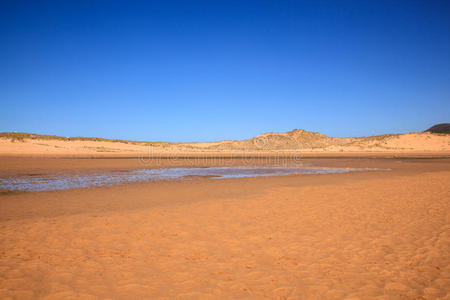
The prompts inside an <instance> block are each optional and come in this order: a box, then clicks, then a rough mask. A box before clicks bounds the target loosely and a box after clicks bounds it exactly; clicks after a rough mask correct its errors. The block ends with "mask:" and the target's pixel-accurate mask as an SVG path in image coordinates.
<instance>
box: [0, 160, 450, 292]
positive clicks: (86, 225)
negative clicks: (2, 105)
mask: <svg viewBox="0 0 450 300" xmlns="http://www.w3.org/2000/svg"><path fill="white" fill-rule="evenodd" d="M304 161H305V163H307V162H312V163H314V164H318V165H322V166H328V167H358V168H359V167H367V168H391V169H392V171H389V172H361V173H345V174H328V175H294V176H284V177H262V178H240V179H223V180H222V179H221V180H215V179H199V180H192V181H165V182H149V183H136V184H127V185H123V186H110V187H98V188H89V189H74V190H65V191H53V192H30V193H10V194H6V193H5V194H3V195H2V196H0V226H1V230H0V276H1V277H0V298H2V299H8V298H13V299H14V298H17V299H27V298H29V299H34V298H43V299H98V298H101V299H107V298H110V299H142V298H144V299H145V298H147V299H208V298H210V299H241V298H246V299H259V298H261V299H262V298H271V299H289V298H290V299H345V298H349V299H351V298H353V299H372V298H373V299H439V298H443V299H449V298H450V288H449V287H450V265H449V263H450V256H449V253H450V224H449V211H450V208H449V203H450V159H425V158H424V159H406V158H404V159H389V158H378V159H368V158H350V157H347V158H339V159H324V158H321V159H304ZM240 163H242V161H241V162H239V161H238V160H233V162H232V164H237V165H238V164H240ZM161 164H163V165H164V164H165V166H190V162H186V161H183V160H176V161H175V162H174V161H172V160H163V162H162V163H161ZM206 164H209V165H215V164H217V162H211V161H210V162H208V163H206ZM0 166H1V168H0V169H1V171H2V172H34V171H36V170H40V171H41V172H45V171H52V170H67V171H70V170H75V169H85V168H90V169H103V168H109V169H120V168H125V167H126V168H132V167H135V168H141V167H142V165H141V164H140V163H139V162H138V161H137V160H136V159H44V158H0ZM147 167H148V166H147Z"/></svg>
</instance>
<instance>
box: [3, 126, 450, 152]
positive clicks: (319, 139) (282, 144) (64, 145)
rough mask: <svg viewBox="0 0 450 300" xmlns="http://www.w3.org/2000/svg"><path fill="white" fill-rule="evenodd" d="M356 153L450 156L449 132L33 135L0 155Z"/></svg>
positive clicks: (11, 139)
mask: <svg viewBox="0 0 450 300" xmlns="http://www.w3.org/2000/svg"><path fill="white" fill-rule="evenodd" d="M83 139H85V138H83ZM280 153H281V154H284V155H285V154H286V153H290V154H295V155H308V153H309V155H313V156H316V155H327V154H331V155H346V154H351V155H354V154H356V153H362V154H363V155H366V154H367V153H373V154H375V155H380V154H381V155H385V154H389V153H400V154H405V153H415V154H419V155H423V154H425V155H430V154H431V153H439V154H441V155H447V156H448V155H450V134H433V133H429V132H421V133H408V134H396V135H381V136H372V137H359V138H333V137H327V136H325V135H323V134H320V133H314V132H308V131H304V130H293V131H289V132H286V133H266V134H262V135H260V136H257V137H254V138H251V139H247V140H241V141H219V142H210V143H159V142H149V143H144V142H133V141H112V140H103V141H97V140H76V139H74V138H72V139H68V138H58V137H52V136H38V135H31V134H20V133H18V134H15V133H9V134H8V133H7V134H4V135H1V134H0V156H40V157H45V156H46V157H52V156H54V157H68V156H72V157H80V156H84V157H120V156H122V157H123V156H128V157H130V156H133V157H139V156H149V155H155V156H158V155H160V156H161V155H162V156H179V155H199V154H201V155H209V156H217V155H220V156H234V157H236V156H242V155H279V154H280Z"/></svg>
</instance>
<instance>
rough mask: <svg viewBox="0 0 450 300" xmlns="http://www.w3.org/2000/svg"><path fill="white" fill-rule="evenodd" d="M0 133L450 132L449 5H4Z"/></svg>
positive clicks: (192, 137) (202, 136)
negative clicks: (445, 127)
mask: <svg viewBox="0 0 450 300" xmlns="http://www.w3.org/2000/svg"><path fill="white" fill-rule="evenodd" d="M0 105H1V108H0V131H21V132H33V133H41V134H56V135H62V136H99V137H107V138H124V139H137V140H152V141H157V140H159V141H209V140H220V139H243V138H249V137H252V136H255V135H257V134H260V133H263V132H269V131H277V132H282V131H289V130H291V129H294V128H301V129H306V130H310V131H318V132H321V133H324V134H327V135H330V136H340V137H342V136H364V135H374V134H382V133H401V132H409V131H421V130H424V129H426V128H427V127H429V126H431V125H433V124H436V123H442V122H450V1H448V0H445V1H413V0H411V1H382V0H380V1H378V0H373V1H364V0H355V1H335V0H330V1H321V0H311V1H300V0H298V1H277V0H274V1H229V0H228V1H188V0H185V1H170V0H161V1H113V0H105V1H100V0H99V1H80V0H77V1H68V0H67V1H35V0H29V1H17V0H11V1H5V0H2V1H0Z"/></svg>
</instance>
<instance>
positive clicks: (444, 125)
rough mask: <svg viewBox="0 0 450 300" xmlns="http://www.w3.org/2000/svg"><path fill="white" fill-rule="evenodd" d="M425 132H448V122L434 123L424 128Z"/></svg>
mask: <svg viewBox="0 0 450 300" xmlns="http://www.w3.org/2000/svg"><path fill="white" fill-rule="evenodd" d="M425 132H431V133H443V134H450V123H442V124H437V125H434V126H432V127H430V128H428V129H427V130H425Z"/></svg>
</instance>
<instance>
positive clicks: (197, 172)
mask: <svg viewBox="0 0 450 300" xmlns="http://www.w3.org/2000/svg"><path fill="white" fill-rule="evenodd" d="M370 170H378V169H356V168H279V167H278V168H236V167H234V168H232V167H221V168H217V167H210V168H163V169H136V170H115V171H98V172H84V173H67V172H66V173H63V172H60V173H52V174H39V173H32V174H23V175H15V176H2V177H0V189H3V190H9V191H55V190H66V189H73V188H88V187H96V186H111V185H117V184H124V183H132V182H146V181H159V180H193V179H199V178H211V179H223V178H242V177H260V176H282V175H293V174H331V173H347V172H354V171H370Z"/></svg>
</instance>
